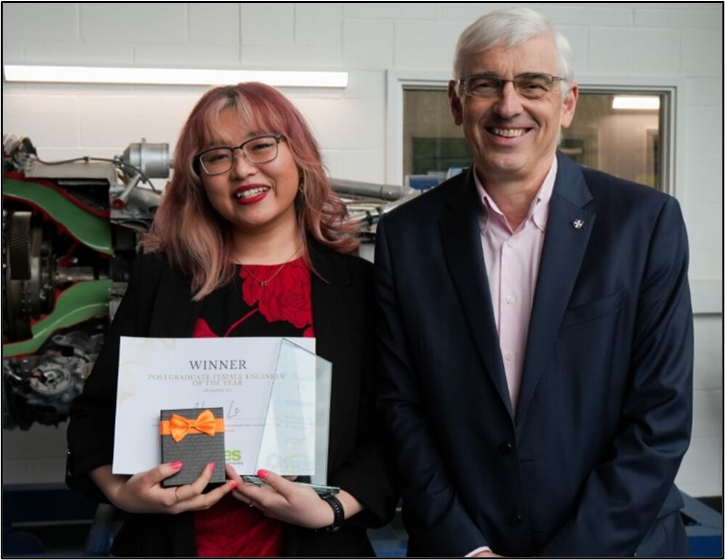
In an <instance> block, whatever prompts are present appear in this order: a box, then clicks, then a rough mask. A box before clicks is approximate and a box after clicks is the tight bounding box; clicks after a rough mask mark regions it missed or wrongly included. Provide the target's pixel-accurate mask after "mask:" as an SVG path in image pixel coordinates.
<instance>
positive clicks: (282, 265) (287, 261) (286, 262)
mask: <svg viewBox="0 0 725 560" xmlns="http://www.w3.org/2000/svg"><path fill="white" fill-rule="evenodd" d="M300 249H301V247H297V249H295V252H294V253H292V256H291V257H290V258H288V259H287V260H286V261H284V262H283V263H282V264H281V265H280V266H279V268H278V269H277V270H275V271H274V272H273V273H272V275H271V276H269V277H267V278H265V279H264V280H262V279H261V278H259V277H258V276H257V275H256V274H254V273H253V272H252V271H251V270H250V269H249V266H244V265H241V266H242V268H244V270H246V271H247V274H249V275H250V276H251V277H252V278H254V279H255V280H256V281H257V283H258V284H259V286H260V287H261V288H264V287H266V286H267V284H269V283H270V282H271V281H272V280H273V279H274V278H275V277H276V276H277V275H278V274H279V273H280V272H282V269H283V268H284V267H285V266H287V264H289V263H290V262H291V261H292V259H294V258H295V257H296V256H297V253H299V252H300Z"/></svg>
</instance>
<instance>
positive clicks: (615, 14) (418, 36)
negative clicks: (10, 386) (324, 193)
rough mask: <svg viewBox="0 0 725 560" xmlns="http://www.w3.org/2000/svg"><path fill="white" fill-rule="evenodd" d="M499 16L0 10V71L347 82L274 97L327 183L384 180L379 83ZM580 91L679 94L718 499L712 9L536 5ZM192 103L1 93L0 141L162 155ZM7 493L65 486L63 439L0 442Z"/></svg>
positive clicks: (690, 483)
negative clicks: (16, 486) (161, 70)
mask: <svg viewBox="0 0 725 560" xmlns="http://www.w3.org/2000/svg"><path fill="white" fill-rule="evenodd" d="M506 5H507V4H506V3H457V2H440V3H439V2H426V3H401V2H393V3H347V2H343V3H332V4H326V3H248V2H244V3H135V4H132V3H105V4H104V3H5V4H3V62H4V63H5V64H13V63H22V62H26V63H32V64H58V65H61V64H86V65H93V64H106V65H138V66H160V65H168V66H170V67H183V66H187V67H189V66H193V67H218V68H250V69H251V68H255V69H314V70H347V71H349V72H350V85H349V87H348V88H347V89H346V90H344V91H320V90H286V92H285V93H287V94H288V95H289V96H290V97H291V98H293V100H295V102H296V103H297V104H298V105H299V107H300V108H301V109H302V111H303V112H304V113H305V115H306V116H307V118H308V120H309V122H310V124H311V125H312V128H313V129H314V131H315V133H316V134H317V137H318V139H319V141H320V144H321V146H322V148H323V151H324V154H325V157H326V162H327V165H328V168H329V170H330V173H331V174H332V175H333V176H336V177H342V178H348V179H354V180H361V181H381V182H382V181H386V179H387V177H386V169H388V159H389V158H391V157H392V155H391V152H390V147H389V146H387V134H388V129H389V127H390V126H391V125H390V123H391V122H395V121H396V119H400V118H402V117H401V115H396V114H393V115H388V112H389V111H396V110H397V109H396V108H394V107H388V106H387V90H386V88H387V71H388V70H392V71H395V72H400V71H403V72H404V73H405V74H406V76H407V75H411V73H412V74H413V75H415V74H416V73H420V74H421V75H422V76H425V75H426V73H431V72H433V73H437V75H441V76H446V75H447V74H448V72H449V70H450V61H451V58H452V53H453V47H454V44H455V41H456V39H457V37H458V34H459V33H460V31H462V30H463V28H464V27H465V26H466V25H468V24H469V23H470V22H472V21H473V20H474V19H475V18H476V17H478V16H479V15H481V14H482V13H483V11H486V10H493V9H496V8H499V7H503V6H506ZM531 5H533V6H534V7H535V8H537V9H539V10H541V11H542V12H543V13H545V14H546V15H548V16H549V17H551V18H552V19H553V20H554V22H555V23H556V24H557V25H559V27H560V29H561V30H562V31H563V32H564V33H565V34H566V35H567V37H569V39H570V41H571V42H572V45H573V47H574V51H575V59H576V74H577V75H578V76H586V78H587V80H591V81H592V83H597V82H598V81H600V80H601V83H612V82H611V81H612V80H613V79H622V80H623V81H628V82H629V81H631V82H634V81H638V80H640V79H642V80H647V79H650V80H661V81H665V82H667V81H668V80H670V81H672V82H673V85H678V86H680V90H679V91H678V99H679V100H680V102H681V106H678V111H679V112H680V114H681V115H682V117H681V118H680V119H679V120H678V121H677V122H678V123H679V124H680V127H679V129H678V130H677V131H676V133H677V143H676V149H677V151H676V153H675V156H674V157H675V166H676V179H677V184H676V185H675V192H676V194H677V196H678V198H679V199H680V201H681V203H682V206H683V210H684V213H685V219H686V221H687V223H688V229H689V235H690V246H691V267H690V277H691V278H692V287H693V298H694V300H695V302H696V308H697V311H698V314H697V315H696V318H695V327H696V359H695V366H696V378H695V387H696V391H695V431H694V437H693V441H692V446H691V449H690V451H689V452H688V454H687V456H686V458H685V461H684V463H683V466H682V470H681V473H680V475H679V477H678V482H679V483H680V484H681V486H682V488H683V489H684V490H685V491H687V492H689V493H690V494H692V495H695V496H704V495H718V494H722V468H723V465H722V419H723V406H722V402H723V400H722V396H723V395H722V377H723V349H722V215H721V209H722V191H723V176H722V154H723V147H722V106H723V96H722V63H723V61H722V47H723V39H722V4H718V3H674V4H665V3H607V4H603V3H591V4H590V3H584V2H581V3H536V4H531ZM202 91H203V89H201V88H193V87H133V86H95V85H90V86H70V85H65V86H47V85H27V86H25V85H18V84H5V83H4V84H3V101H4V107H3V132H12V133H15V134H19V135H25V136H28V137H30V138H31V139H32V141H33V143H34V144H35V145H36V147H37V148H38V151H39V153H40V154H41V156H42V157H46V158H47V159H60V158H65V157H71V156H79V155H95V156H99V157H110V156H113V155H119V154H121V153H122V151H123V150H124V149H125V147H126V146H127V145H128V144H130V143H132V142H138V141H140V139H141V138H142V137H144V138H146V140H147V141H148V142H168V143H169V144H170V145H171V148H172V149H173V146H174V144H175V142H176V137H177V135H178V132H179V129H180V127H181V124H182V123H183V121H184V119H185V117H186V115H187V114H188V112H189V110H190V109H191V107H192V105H193V103H194V102H195V101H196V99H198V97H199V96H200V95H201V93H202ZM3 435H4V436H6V437H4V438H3V482H4V483H9V482H54V481H60V480H62V477H63V449H64V441H63V435H64V427H63V426H61V427H60V428H59V429H55V428H43V427H38V428H34V429H32V430H30V431H29V432H17V431H16V432H6V433H5V434H3Z"/></svg>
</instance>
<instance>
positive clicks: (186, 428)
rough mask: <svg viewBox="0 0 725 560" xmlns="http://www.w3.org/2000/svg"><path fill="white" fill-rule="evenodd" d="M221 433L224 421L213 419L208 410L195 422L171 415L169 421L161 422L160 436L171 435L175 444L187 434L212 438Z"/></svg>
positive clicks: (211, 413)
mask: <svg viewBox="0 0 725 560" xmlns="http://www.w3.org/2000/svg"><path fill="white" fill-rule="evenodd" d="M223 431H224V420H223V419H221V418H220V419H217V418H214V413H213V412H212V411H211V410H209V409H206V410H205V411H203V412H202V413H201V414H199V416H198V417H197V418H196V420H194V419H193V418H192V419H189V418H184V417H183V416H181V415H179V414H172V415H171V418H170V419H169V420H165V421H163V422H161V435H163V436H167V435H169V434H171V437H172V439H173V440H174V441H175V442H177V443H178V442H180V441H181V440H182V439H184V438H185V437H186V435H187V434H189V433H191V434H206V435H208V436H214V434H215V433H217V432H223Z"/></svg>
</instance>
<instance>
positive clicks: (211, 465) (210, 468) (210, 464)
mask: <svg viewBox="0 0 725 560" xmlns="http://www.w3.org/2000/svg"><path fill="white" fill-rule="evenodd" d="M214 465H215V464H214V463H209V472H214Z"/></svg>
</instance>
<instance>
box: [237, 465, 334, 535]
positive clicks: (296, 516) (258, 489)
mask: <svg viewBox="0 0 725 560" xmlns="http://www.w3.org/2000/svg"><path fill="white" fill-rule="evenodd" d="M257 474H258V476H259V477H260V478H261V479H263V480H264V482H265V483H266V484H267V486H255V485H254V484H247V483H245V482H243V481H242V479H241V478H240V477H239V475H238V474H237V472H236V471H235V470H234V467H231V466H229V465H227V477H228V478H230V479H231V480H232V481H234V482H236V483H237V487H236V488H235V489H234V491H233V492H232V495H233V496H234V497H235V498H237V499H238V500H240V501H242V502H244V503H245V504H249V505H250V506H252V507H255V508H257V509H259V511H261V512H262V513H263V514H264V515H266V516H267V517H271V518H273V519H279V520H280V521H284V522H286V523H292V524H294V525H299V526H301V527H307V528H308V529H320V528H321V527H327V526H328V525H332V522H333V520H334V517H335V516H334V514H333V512H332V508H331V507H330V506H329V505H328V504H327V503H326V502H325V501H324V500H321V499H320V497H319V496H318V495H317V492H315V491H314V490H313V489H312V488H310V487H309V486H305V485H304V484H299V483H296V482H292V481H290V480H286V479H285V478H284V477H282V476H279V475H278V474H275V473H272V472H269V471H259V472H258V473H257Z"/></svg>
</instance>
